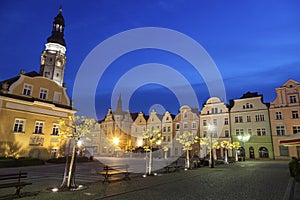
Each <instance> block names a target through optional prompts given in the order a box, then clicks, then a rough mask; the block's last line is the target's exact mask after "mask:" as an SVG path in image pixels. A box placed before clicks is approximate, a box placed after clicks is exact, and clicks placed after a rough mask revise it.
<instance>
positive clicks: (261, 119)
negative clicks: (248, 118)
mask: <svg viewBox="0 0 300 200" xmlns="http://www.w3.org/2000/svg"><path fill="white" fill-rule="evenodd" d="M255 121H257V122H262V121H265V115H262V114H260V115H255Z"/></svg>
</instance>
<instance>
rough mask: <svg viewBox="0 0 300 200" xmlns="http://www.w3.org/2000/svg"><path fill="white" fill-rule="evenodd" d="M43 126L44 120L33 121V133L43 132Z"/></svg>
mask: <svg viewBox="0 0 300 200" xmlns="http://www.w3.org/2000/svg"><path fill="white" fill-rule="evenodd" d="M43 128H44V122H39V121H36V122H35V127H34V133H37V134H42V133H43Z"/></svg>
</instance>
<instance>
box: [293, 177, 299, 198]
mask: <svg viewBox="0 0 300 200" xmlns="http://www.w3.org/2000/svg"><path fill="white" fill-rule="evenodd" d="M294 200H300V182H296V181H295V187H294Z"/></svg>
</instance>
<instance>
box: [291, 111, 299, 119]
mask: <svg viewBox="0 0 300 200" xmlns="http://www.w3.org/2000/svg"><path fill="white" fill-rule="evenodd" d="M292 118H293V119H297V118H299V114H298V111H297V110H293V111H292Z"/></svg>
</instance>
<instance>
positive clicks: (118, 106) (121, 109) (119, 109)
mask: <svg viewBox="0 0 300 200" xmlns="http://www.w3.org/2000/svg"><path fill="white" fill-rule="evenodd" d="M122 112H123V107H122V98H121V94H120V95H119V99H118V105H117V109H116V113H117V114H121V113H122Z"/></svg>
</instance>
